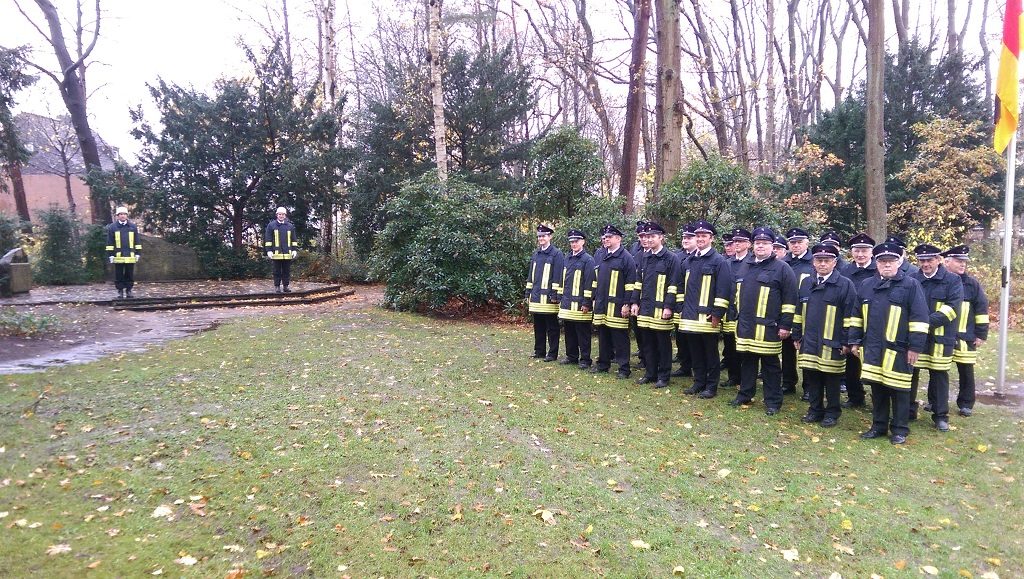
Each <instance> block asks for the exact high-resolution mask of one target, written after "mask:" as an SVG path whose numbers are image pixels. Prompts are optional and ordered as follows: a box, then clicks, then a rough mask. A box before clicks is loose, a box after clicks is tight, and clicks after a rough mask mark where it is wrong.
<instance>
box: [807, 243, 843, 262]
mask: <svg viewBox="0 0 1024 579" xmlns="http://www.w3.org/2000/svg"><path fill="white" fill-rule="evenodd" d="M811 257H831V258H832V259H837V258H838V257H839V248H838V247H836V246H834V245H832V244H831V243H819V244H817V245H815V246H814V247H812V248H811Z"/></svg>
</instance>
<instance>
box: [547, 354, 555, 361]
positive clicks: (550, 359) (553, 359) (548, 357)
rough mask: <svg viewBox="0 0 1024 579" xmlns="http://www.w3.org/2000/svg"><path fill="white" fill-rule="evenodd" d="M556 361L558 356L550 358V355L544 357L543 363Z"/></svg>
mask: <svg viewBox="0 0 1024 579" xmlns="http://www.w3.org/2000/svg"><path fill="white" fill-rule="evenodd" d="M557 359H558V356H551V355H550V354H549V355H547V356H544V361H545V362H554V361H555V360H557Z"/></svg>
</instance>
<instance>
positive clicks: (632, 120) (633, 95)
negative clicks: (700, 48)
mask: <svg viewBox="0 0 1024 579" xmlns="http://www.w3.org/2000/svg"><path fill="white" fill-rule="evenodd" d="M650 23H651V2H650V0H637V5H636V19H635V26H634V27H633V28H634V32H633V46H632V50H631V61H630V64H629V95H628V96H627V97H626V127H625V129H624V130H623V134H622V170H621V171H620V172H619V195H620V196H622V199H623V206H622V209H623V211H624V212H626V213H632V212H633V202H634V195H635V193H636V164H637V155H638V154H639V151H640V125H641V117H642V115H644V114H645V112H644V110H643V103H644V98H643V95H644V93H645V92H646V91H647V83H646V82H645V77H646V67H645V65H644V63H645V61H646V56H647V29H648V28H649V27H650Z"/></svg>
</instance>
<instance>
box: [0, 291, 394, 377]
mask: <svg viewBox="0 0 1024 579" xmlns="http://www.w3.org/2000/svg"><path fill="white" fill-rule="evenodd" d="M202 284H205V285H207V286H209V287H207V288H206V289H207V291H208V294H207V295H209V294H213V293H227V292H225V285H227V286H228V288H234V289H236V290H241V289H243V288H246V287H251V288H253V290H252V291H253V292H254V293H258V292H263V291H266V282H265V281H264V282H263V283H262V284H247V282H202ZM213 284H216V286H214V285H213ZM169 285H170V284H151V285H150V284H147V286H146V287H147V289H148V288H149V287H156V286H163V287H160V288H159V289H160V290H162V291H163V292H164V293H163V294H162V295H163V296H165V297H166V296H169V295H174V294H170V293H167V292H168V290H169V289H170V288H169V287H167V286H169ZM324 285H326V284H312V283H309V282H305V283H303V284H293V285H292V288H293V289H296V290H297V291H301V290H305V289H316V288H318V287H323V286H324ZM74 287H75V288H77V289H78V290H79V293H78V294H76V295H77V296H79V298H80V297H81V296H86V295H88V293H87V292H88V291H99V290H104V291H107V292H109V291H110V290H109V286H106V287H105V288H104V286H98V288H93V289H91V290H90V289H88V288H89V287H90V286H74ZM47 289H50V288H47ZM57 289H60V290H63V289H66V288H57ZM187 289H188V291H189V292H195V290H196V285H195V284H188V285H187ZM353 289H355V291H356V293H355V294H354V295H351V296H348V297H344V298H341V299H338V300H332V301H329V302H324V303H318V304H297V305H286V306H246V307H240V308H211V309H205V310H172V311H158V312H131V311H115V310H113V309H112V308H110V307H109V306H106V305H99V304H95V303H82V302H81V301H79V302H77V303H61V304H53V303H41V304H40V303H29V304H22V305H20V306H18V310H19V311H26V312H32V313H34V314H37V315H49V316H53V317H55V318H57V319H58V320H59V321H60V328H59V331H58V332H57V333H55V334H51V335H47V336H44V337H41V338H13V337H0V375H3V374H18V373H25V372H39V371H42V370H45V369H47V368H53V367H58V366H64V365H67V364H82V363H86V362H92V361H95V360H98V359H101V358H104V357H106V356H110V355H114V354H119V353H124V352H139V351H143V350H146V349H147V348H149V347H152V346H153V345H156V344H161V343H164V342H167V341H169V340H175V339H179V338H184V337H187V336H190V335H193V334H196V333H198V332H202V331H205V330H209V329H212V328H215V327H216V326H217V325H218V324H220V323H221V322H223V321H227V320H230V319H235V318H245V317H254V316H267V315H276V314H281V313H300V312H301V313H309V312H323V313H329V312H333V311H337V310H352V309H365V308H370V307H374V306H376V305H377V304H379V303H380V302H381V299H382V298H383V289H382V288H381V287H379V286H357V287H354V288H353ZM33 293H36V292H35V291H33ZM44 293H45V294H46V295H48V296H54V295H60V292H39V295H40V296H42V295H43V294H44ZM240 293H241V292H240ZM64 295H71V294H64ZM189 295H192V293H190V294H189ZM149 296H150V297H152V294H149ZM140 297H141V296H140ZM40 301H42V300H40ZM72 301H73V300H72ZM8 304H9V302H8V301H0V306H5V305H8Z"/></svg>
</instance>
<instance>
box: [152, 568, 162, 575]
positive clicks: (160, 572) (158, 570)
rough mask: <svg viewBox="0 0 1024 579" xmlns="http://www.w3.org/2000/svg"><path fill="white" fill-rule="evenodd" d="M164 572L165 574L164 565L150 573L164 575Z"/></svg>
mask: <svg viewBox="0 0 1024 579" xmlns="http://www.w3.org/2000/svg"><path fill="white" fill-rule="evenodd" d="M163 574H164V568H163V567H161V568H159V569H157V570H156V571H153V572H152V573H150V575H163Z"/></svg>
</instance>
